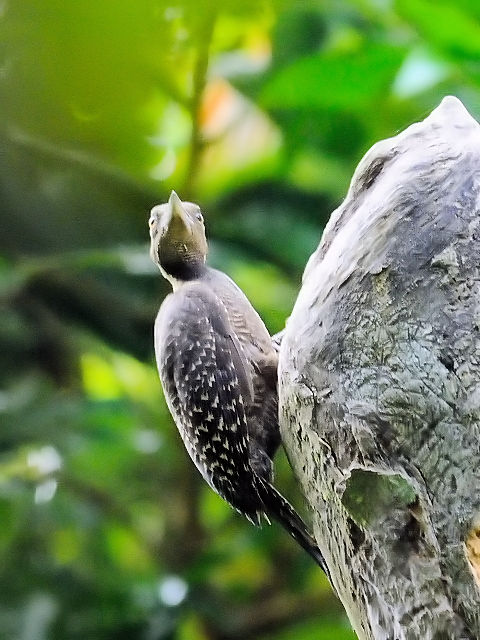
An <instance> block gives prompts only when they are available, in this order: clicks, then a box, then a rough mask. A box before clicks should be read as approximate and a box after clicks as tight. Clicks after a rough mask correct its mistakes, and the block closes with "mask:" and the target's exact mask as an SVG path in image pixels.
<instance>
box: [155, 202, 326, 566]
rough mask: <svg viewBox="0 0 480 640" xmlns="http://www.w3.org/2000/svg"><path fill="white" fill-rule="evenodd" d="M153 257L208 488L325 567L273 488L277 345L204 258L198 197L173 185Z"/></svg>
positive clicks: (168, 338)
mask: <svg viewBox="0 0 480 640" xmlns="http://www.w3.org/2000/svg"><path fill="white" fill-rule="evenodd" d="M149 227H150V237H151V250H150V255H151V258H152V260H153V261H154V263H155V264H156V265H157V266H158V267H159V269H160V271H161V273H162V275H163V276H164V277H165V278H166V279H167V280H168V281H169V282H170V283H171V284H172V287H173V293H171V294H169V295H168V296H167V297H166V298H165V300H164V302H163V303H162V305H161V307H160V310H159V312H158V315H157V318H156V321H155V330H154V341H155V355H156V361H157V367H158V371H159V374H160V380H161V383H162V386H163V390H164V394H165V398H166V401H167V404H168V407H169V410H170V412H171V414H172V416H173V419H174V421H175V423H176V425H177V427H178V430H179V432H180V435H181V437H182V439H183V442H184V444H185V447H186V449H187V451H188V453H189V454H190V457H191V458H192V460H193V462H194V463H195V465H196V466H197V468H198V470H199V471H200V473H201V474H202V476H203V478H204V479H205V480H206V482H207V483H208V484H209V485H210V487H211V488H212V489H213V490H214V491H215V492H216V493H218V494H219V495H220V496H221V497H222V498H224V499H225V500H226V501H227V502H228V503H229V504H230V505H231V506H232V507H234V508H235V509H236V510H237V511H239V512H240V513H241V514H243V515H244V516H246V517H247V518H248V520H250V522H252V523H253V524H255V525H257V526H258V525H260V524H261V521H262V518H265V520H266V521H267V522H270V520H269V518H270V517H271V518H273V519H275V520H277V521H278V522H279V523H280V524H281V525H282V526H283V527H284V528H285V529H286V530H287V531H288V533H289V534H290V535H291V536H292V537H293V538H294V539H295V540H296V541H297V542H298V543H299V544H300V545H301V546H302V547H303V548H304V549H305V550H306V551H307V552H308V553H309V554H310V555H311V556H312V557H313V559H314V560H315V561H316V562H317V564H318V565H319V566H320V567H321V568H322V569H323V570H324V571H325V572H326V573H327V575H328V570H327V567H326V564H325V561H324V559H323V556H322V554H321V553H320V550H319V548H318V546H317V545H316V542H315V540H314V538H313V536H312V535H311V534H310V533H309V532H308V530H307V527H306V525H305V523H304V522H303V520H302V519H301V518H300V516H299V515H298V514H297V513H296V512H295V510H294V509H293V507H292V506H291V505H290V504H289V503H288V502H287V500H286V499H285V498H284V497H283V496H282V495H281V494H280V493H279V492H278V491H277V490H276V489H275V488H274V487H273V486H272V484H271V482H272V479H273V466H272V460H273V456H274V454H275V451H276V450H277V448H278V446H279V444H280V432H279V427H278V396H277V362H278V355H277V349H276V348H275V347H274V345H273V344H272V341H271V338H270V335H269V333H268V331H267V329H266V327H265V325H264V324H263V322H262V320H261V319H260V316H259V315H258V314H257V312H256V311H255V309H254V308H253V307H252V305H251V304H250V302H249V301H248V299H247V298H246V296H245V295H244V293H243V292H242V291H241V290H240V289H239V288H238V287H237V285H236V284H235V283H234V282H233V281H232V280H231V279H230V278H229V277H228V276H227V275H225V274H224V273H222V272H221V271H217V270H216V269H212V268H211V267H208V266H207V264H206V258H207V252H208V246H207V240H206V237H205V227H204V222H203V216H202V213H201V210H200V207H198V205H196V204H193V203H191V202H182V201H181V200H180V198H179V197H178V196H177V194H176V193H175V192H174V191H172V193H171V195H170V199H169V201H168V203H166V204H161V205H157V206H155V207H154V208H153V209H152V211H151V215H150V219H149Z"/></svg>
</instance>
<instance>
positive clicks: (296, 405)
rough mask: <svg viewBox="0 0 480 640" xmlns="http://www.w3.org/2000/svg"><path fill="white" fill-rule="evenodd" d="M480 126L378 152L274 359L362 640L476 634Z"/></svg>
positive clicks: (326, 539) (420, 136) (326, 540)
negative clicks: (278, 354) (277, 356)
mask: <svg viewBox="0 0 480 640" xmlns="http://www.w3.org/2000/svg"><path fill="white" fill-rule="evenodd" d="M479 261H480V125H479V124H478V123H477V122H476V121H475V120H473V118H472V117H471V116H470V115H469V114H468V113H467V111H466V110H465V108H464V107H463V105H462V104H461V103H460V102H459V101H458V100H457V99H455V98H446V99H444V100H443V102H442V103H441V105H440V106H439V107H438V108H437V109H436V110H435V111H433V113H432V114H431V115H430V116H429V117H428V118H426V120H424V121H423V122H421V123H418V124H414V125H412V126H411V127H409V128H408V129H407V130H406V131H404V132H403V133H401V134H399V135H398V136H396V137H395V138H391V139H389V140H385V141H382V142H380V143H378V144H376V145H375V146H374V147H373V148H372V149H371V150H370V151H369V152H368V153H367V155H366V156H365V157H364V158H363V160H362V161H361V162H360V164H359V166H358V168H357V170H356V172H355V175H354V177H353V180H352V184H351V186H350V190H349V192H348V194H347V197H346V199H345V201H344V202H343V204H342V205H341V206H340V207H339V208H338V209H337V210H336V211H335V212H334V213H333V215H332V217H331V220H330V222H329V224H328V225H327V227H326V229H325V232H324V234H323V237H322V240H321V243H320V246H319V248H318V249H317V251H316V252H315V253H314V254H313V255H312V257H311V258H310V261H309V263H308V265H307V268H306V271H305V275H304V280H303V286H302V289H301V292H300V295H299V298H298V300H297V302H296V305H295V308H294V310H293V313H292V316H291V318H290V319H289V321H288V324H287V328H286V332H285V335H284V338H283V342H282V346H281V350H280V403H281V407H280V418H281V430H282V437H283V441H284V444H285V447H286V449H287V452H288V454H289V457H290V460H291V462H292V465H293V467H294V469H295V471H296V473H297V474H298V477H299V479H300V481H301V483H302V486H303V490H304V492H305V495H306V497H307V500H308V502H309V503H310V505H311V507H312V510H313V514H314V528H315V534H316V537H317V540H318V543H319V546H320V548H321V550H322V551H323V553H324V555H325V558H326V561H327V563H328V566H329V568H330V570H331V573H332V578H333V583H334V585H335V588H336V590H337V592H338V595H339V597H340V599H341V600H342V602H343V604H344V606H345V609H346V611H347V613H348V615H349V617H350V620H351V622H352V624H353V626H354V628H355V630H356V632H357V634H358V636H359V638H361V639H364V638H368V639H372V638H375V639H376V640H377V639H383V638H388V639H392V640H393V639H395V640H396V639H398V640H403V639H408V640H413V639H422V640H428V639H430V638H431V639H436V640H440V639H447V638H452V639H453V638H455V639H457V638H462V639H467V638H468V639H474V638H480V590H479V577H478V576H479V568H480V524H479V523H480V333H479V329H480V296H479V289H480V273H479Z"/></svg>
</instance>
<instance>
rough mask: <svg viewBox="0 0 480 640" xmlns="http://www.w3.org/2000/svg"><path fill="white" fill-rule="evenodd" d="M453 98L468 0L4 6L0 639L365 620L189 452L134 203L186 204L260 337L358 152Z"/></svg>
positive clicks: (197, 632)
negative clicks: (230, 497)
mask: <svg viewBox="0 0 480 640" xmlns="http://www.w3.org/2000/svg"><path fill="white" fill-rule="evenodd" d="M448 93H453V94H456V95H457V96H458V97H459V98H461V99H462V100H463V101H464V103H465V105H466V106H467V107H468V108H469V109H470V110H471V112H472V113H473V114H474V115H475V114H476V115H477V117H478V116H480V4H479V3H478V2H477V0H456V1H455V2H446V1H442V0H396V1H393V0H350V1H346V0H343V1H342V0H340V1H338V0H323V1H316V2H313V1H312V2H310V1H304V2H292V1H289V0H270V1H263V0H260V1H256V2H253V1H252V0H244V1H243V2H233V1H232V0H223V2H218V1H214V0H204V1H203V2H202V3H198V2H196V1H195V2H194V1H193V0H183V1H182V2H168V3H167V2H163V1H162V0H138V2H131V1H130V0H115V1H113V0H102V2H98V1H97V0H95V1H94V0H83V1H82V2H65V0H42V2H38V1H36V0H22V1H21V2H15V0H3V1H2V2H0V105H1V106H0V109H1V111H0V113H1V119H0V120H1V121H0V193H1V200H0V202H1V210H0V314H1V322H0V385H1V391H0V425H1V427H0V523H1V526H0V637H2V638H8V639H9V640H10V639H15V640H17V639H18V640H33V639H35V640H37V639H38V640H42V639H47V638H60V639H64V638H65V639H70V638H71V639H77V638H78V639H84V638H88V639H91V640H95V639H102V640H103V639H110V638H112V639H113V638H115V639H122V638H125V639H126V638H129V639H131V638H132V639H136V638H139V639H145V640H156V639H170V638H172V639H178V640H236V639H238V640H240V639H242V640H249V639H251V640H253V639H258V640H287V639H296V640H307V639H313V638H315V639H316V640H322V639H329V638H336V639H337V640H343V639H345V640H347V639H351V638H353V637H354V634H353V632H352V631H351V630H350V628H349V625H348V622H347V619H346V617H345V615H344V613H343V612H342V608H341V606H340V604H339V602H338V601H337V600H336V598H335V597H334V596H333V595H332V593H331V590H330V588H329V586H328V584H327V581H326V579H325V578H324V576H323V575H321V572H319V571H318V570H317V568H316V567H315V566H313V564H312V562H311V561H310V559H309V558H308V557H307V556H306V555H305V554H304V553H303V552H302V551H301V550H299V549H297V548H296V547H295V546H294V544H293V543H292V542H291V540H290V539H289V538H288V536H286V534H285V533H284V532H283V531H281V530H279V528H278V527H276V526H272V527H265V528H263V529H262V530H255V529H254V528H253V527H251V526H250V525H249V524H248V523H247V522H246V521H243V520H242V519H241V518H240V517H239V516H237V515H236V514H235V513H234V512H233V511H232V510H231V509H229V508H228V507H227V506H226V505H225V504H224V503H223V502H222V501H221V500H220V499H219V498H217V497H216V496H215V495H213V494H212V493H211V492H210V491H209V490H208V489H207V488H206V486H205V485H204V483H202V481H201V480H200V478H199V476H198V474H197V473H196V471H195V470H194V469H193V468H192V464H190V462H189V461H188V460H187V456H186V454H185V453H184V450H183V447H182V446H181V444H180V442H179V438H178V436H177V433H176V430H175V428H174V426H173V424H172V421H171V419H170V417H169V415H168V413H167V410H166V407H165V404H164V400H163V397H162V394H161V390H160V386H159V383H158V380H157V374H156V371H155V368H154V366H153V353H152V351H153V350H152V322H153V318H154V316H155V313H156V310H157V308H158V306H159V304H160V302H161V300H162V298H163V296H164V295H165V294H166V292H167V286H166V283H165V282H163V280H162V279H161V278H160V277H159V274H158V273H157V272H155V270H154V268H153V265H151V264H150V261H149V258H148V240H147V226H146V220H147V217H148V211H149V209H150V207H151V206H152V205H153V204H155V203H158V202H161V201H165V200H166V199H167V197H168V194H169V191H170V189H172V188H175V189H176V190H177V191H178V193H179V194H180V196H181V197H182V198H184V199H188V198H189V199H193V200H195V201H198V202H200V203H201V204H202V206H203V208H204V210H205V211H206V214H207V224H208V234H209V237H210V240H211V258H210V262H211V264H213V265H214V266H217V267H220V268H221V269H223V270H225V271H227V272H228V273H229V274H230V275H231V276H232V277H233V278H234V279H235V280H236V281H237V282H238V283H239V284H240V286H241V287H242V288H244V290H245V291H246V292H247V294H248V295H249V297H250V298H251V300H252V301H253V303H254V304H255V305H256V307H257V308H258V310H259V311H260V312H261V314H262V316H263V317H264V319H265V321H266V323H267V324H268V327H269V328H270V330H271V331H272V332H275V331H277V330H279V329H281V327H282V326H283V324H284V321H285V318H286V317H287V315H288V313H289V311H290V309H291V307H292V304H293V302H294V300H295V296H296V292H297V291H298V288H299V284H300V278H301V273H302V269H303V266H304V264H305V262H306V260H307V258H308V256H309V254H310V253H311V251H312V250H313V248H314V247H315V246H316V244H317V243H318V240H319V237H320V234H321V231H322V227H323V225H324V223H325V221H326V220H327V219H328V216H329V214H330V212H331V211H332V210H333V208H334V207H335V206H336V205H337V204H338V203H339V202H340V200H341V198H342V196H343V194H344V193H345V191H346V189H347V187H348V182H349V178H350V176H351V174H352V171H353V169H354V167H355V165H356V164H357V162H358V161H359V159H360V157H361V156H362V154H363V153H364V152H365V151H366V150H367V149H368V147H369V146H370V145H371V144H372V143H373V142H375V141H376V140H378V139H380V138H383V137H387V136H390V135H394V134H395V133H396V132H397V131H399V130H401V129H402V128H404V127H405V126H407V125H408V124H410V123H411V122H413V121H415V120H418V119H421V118H423V117H424V116H425V115H426V114H427V113H428V112H429V111H430V110H431V109H432V108H433V107H435V106H436V105H437V104H438V102H439V101H440V99H441V98H442V97H443V96H444V95H445V94H448ZM278 484H279V485H280V486H281V487H282V489H283V490H284V491H285V492H286V493H287V494H288V495H290V496H291V498H292V500H293V501H294V502H295V503H296V504H297V505H301V504H302V500H301V497H300V495H299V494H298V493H297V490H296V487H295V482H294V480H293V478H292V475H291V473H290V471H289V469H288V465H287V463H286V462H285V460H284V459H282V458H281V459H280V460H279V462H278Z"/></svg>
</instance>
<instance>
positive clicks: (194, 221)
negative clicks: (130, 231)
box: [148, 191, 208, 281]
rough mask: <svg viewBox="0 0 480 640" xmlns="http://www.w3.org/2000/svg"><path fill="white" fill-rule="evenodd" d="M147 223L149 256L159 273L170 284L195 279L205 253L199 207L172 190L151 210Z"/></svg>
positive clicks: (201, 268) (202, 266)
mask: <svg viewBox="0 0 480 640" xmlns="http://www.w3.org/2000/svg"><path fill="white" fill-rule="evenodd" d="M148 224H149V227H150V238H151V247H150V256H151V258H152V260H153V261H154V262H155V264H156V265H157V266H158V267H159V268H160V271H161V272H162V274H163V275H164V276H165V277H166V278H167V279H168V280H170V281H174V280H192V279H193V278H196V277H198V276H199V275H200V274H201V272H202V271H203V269H204V267H205V260H206V258H207V252H208V246H207V239H206V237H205V227H204V224H203V216H202V213H201V211H200V207H199V206H198V205H196V204H193V202H182V201H181V200H180V198H179V197H178V196H177V194H176V193H175V191H172V193H171V194H170V198H169V200H168V202H167V203H166V204H159V205H157V206H156V207H153V209H152V211H151V212H150V219H149V221H148Z"/></svg>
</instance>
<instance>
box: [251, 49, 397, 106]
mask: <svg viewBox="0 0 480 640" xmlns="http://www.w3.org/2000/svg"><path fill="white" fill-rule="evenodd" d="M404 56H405V49H404V48H402V47H397V46H390V45H383V44H375V45H367V46H365V47H364V48H363V49H361V50H360V51H347V52H344V51H341V52H337V51H336V52H328V53H324V54H322V53H317V54H314V55H310V56H306V57H304V58H301V59H299V60H298V61H296V62H294V63H293V64H291V65H289V66H287V67H284V68H283V69H282V70H280V71H279V72H278V73H277V74H276V75H275V76H274V77H273V78H272V79H271V80H270V82H268V83H267V84H266V85H265V87H264V90H263V92H262V94H261V102H262V104H263V105H264V106H265V107H267V108H276V109H288V108H290V109H291V108H294V109H299V108H312V107H317V108H318V107H321V108H338V109H348V108H351V109H357V108H358V107H359V106H365V105H366V104H368V103H371V102H372V101H373V100H374V99H375V97H376V96H377V95H378V94H380V93H382V92H388V91H389V89H390V86H391V84H392V82H393V80H394V77H395V74H396V72H397V70H398V68H399V67H400V64H401V62H402V60H403V58H404Z"/></svg>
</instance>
